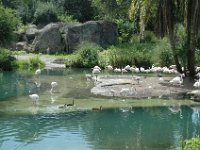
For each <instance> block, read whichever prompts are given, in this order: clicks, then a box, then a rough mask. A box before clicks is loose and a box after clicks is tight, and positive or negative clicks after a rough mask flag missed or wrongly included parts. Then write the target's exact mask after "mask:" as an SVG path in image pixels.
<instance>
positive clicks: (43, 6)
mask: <svg viewBox="0 0 200 150" xmlns="http://www.w3.org/2000/svg"><path fill="white" fill-rule="evenodd" d="M58 12H59V11H58V8H57V7H56V5H54V4H53V3H52V2H38V4H37V8H36V11H35V14H34V22H35V24H37V25H38V24H43V25H46V24H48V23H50V22H56V21H58Z"/></svg>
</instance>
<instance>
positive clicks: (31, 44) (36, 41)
mask: <svg viewBox="0 0 200 150" xmlns="http://www.w3.org/2000/svg"><path fill="white" fill-rule="evenodd" d="M15 37H16V38H15V39H16V40H15V41H14V43H15V44H14V46H13V47H12V48H13V49H20V50H21V49H25V50H27V51H30V52H32V51H34V50H35V51H36V52H39V53H51V54H55V53H72V52H73V51H74V50H76V48H77V46H78V45H79V44H80V43H81V42H83V41H90V42H94V43H96V44H98V45H100V46H102V47H105V46H108V45H112V44H115V43H116V41H117V26H116V24H115V23H112V22H107V21H88V22H86V23H84V24H72V25H69V24H65V23H50V24H48V25H46V26H45V27H44V28H42V29H40V30H39V29H37V27H36V26H35V25H31V26H29V27H28V29H27V30H26V32H24V33H18V32H16V33H15ZM16 43H17V44H16ZM22 43H26V44H23V45H22Z"/></svg>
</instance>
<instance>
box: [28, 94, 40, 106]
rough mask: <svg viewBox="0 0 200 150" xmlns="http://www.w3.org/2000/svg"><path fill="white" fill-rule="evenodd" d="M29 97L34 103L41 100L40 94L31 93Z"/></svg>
mask: <svg viewBox="0 0 200 150" xmlns="http://www.w3.org/2000/svg"><path fill="white" fill-rule="evenodd" d="M29 97H30V98H31V99H32V101H33V103H34V104H37V102H38V101H39V95H37V94H31V95H29Z"/></svg>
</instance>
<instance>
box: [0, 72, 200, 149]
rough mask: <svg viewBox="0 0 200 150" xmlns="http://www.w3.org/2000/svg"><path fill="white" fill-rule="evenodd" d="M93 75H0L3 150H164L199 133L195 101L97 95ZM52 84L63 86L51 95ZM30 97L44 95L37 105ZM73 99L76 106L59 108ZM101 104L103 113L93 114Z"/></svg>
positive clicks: (20, 73)
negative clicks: (94, 91)
mask: <svg viewBox="0 0 200 150" xmlns="http://www.w3.org/2000/svg"><path fill="white" fill-rule="evenodd" d="M90 72H91V70H71V69H68V70H43V71H42V74H41V75H40V76H39V77H36V76H35V75H34V73H26V72H7V73H3V74H1V75H0V83H1V84H0V89H1V91H0V149H1V150H7V149H9V150H12V149H13V150H14V149H15V150H17V149H19V150H27V149H29V150H34V149H48V150H51V149H52V150H54V149H56V150H62V149H73V150H74V149H75V150H79V149H86V150H90V149H105V150H112V149H116V150H117V149H119V150H121V149H137V150H138V149H141V150H143V149H152V150H155V149H158V150H162V149H163V150H165V149H169V148H171V147H177V146H180V142H181V141H182V140H184V139H188V138H191V137H194V136H195V135H199V134H200V133H199V132H200V119H199V111H200V107H198V106H195V107H194V106H192V105H196V104H195V103H194V102H192V101H190V100H173V99H172V100H163V99H162V100H159V99H151V100H147V99H131V98H128V99H124V98H123V99H122V98H114V97H102V96H99V95H93V94H91V92H90V89H91V87H93V84H94V83H93V82H91V81H88V80H87V79H86V78H85V74H86V73H90ZM52 81H56V82H57V83H58V86H56V87H55V89H54V91H53V92H52V93H50V92H49V91H50V89H51V82H52ZM38 83H40V84H41V86H40V87H37V84H38ZM30 93H37V94H38V95H39V96H40V100H39V103H38V105H35V104H33V102H32V101H31V99H30V98H29V96H28V95H29V94H30ZM73 100H74V101H75V106H71V107H67V108H64V109H59V106H63V105H64V104H68V103H72V101H73ZM172 104H173V106H170V105H172ZM100 105H102V106H103V110H102V111H96V112H94V111H92V108H94V107H95V108H99V106H100Z"/></svg>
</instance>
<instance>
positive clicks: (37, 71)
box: [29, 66, 58, 105]
mask: <svg viewBox="0 0 200 150" xmlns="http://www.w3.org/2000/svg"><path fill="white" fill-rule="evenodd" d="M40 74H41V69H40V66H39V68H38V69H37V70H36V71H35V76H36V77H39V76H40ZM35 84H36V86H37V87H38V88H39V87H40V83H39V82H36V81H35ZM57 85H58V83H57V82H55V81H53V82H51V89H50V93H51V95H52V93H53V92H54V89H55V87H56V86H57ZM29 97H30V98H31V100H32V101H33V103H34V104H35V105H37V103H38V101H39V99H40V97H39V95H38V94H30V95H29Z"/></svg>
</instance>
